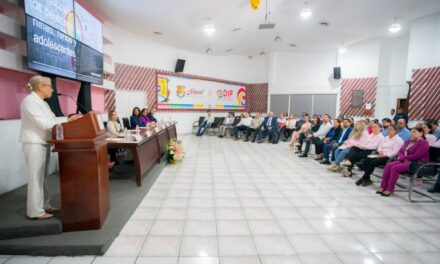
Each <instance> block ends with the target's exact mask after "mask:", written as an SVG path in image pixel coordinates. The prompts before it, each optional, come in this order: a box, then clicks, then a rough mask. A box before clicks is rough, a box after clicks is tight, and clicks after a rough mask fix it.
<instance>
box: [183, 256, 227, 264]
mask: <svg viewBox="0 0 440 264" xmlns="http://www.w3.org/2000/svg"><path fill="white" fill-rule="evenodd" d="M219 263H220V260H219V259H218V258H217V257H196V258H194V257H180V258H179V262H178V264H219Z"/></svg>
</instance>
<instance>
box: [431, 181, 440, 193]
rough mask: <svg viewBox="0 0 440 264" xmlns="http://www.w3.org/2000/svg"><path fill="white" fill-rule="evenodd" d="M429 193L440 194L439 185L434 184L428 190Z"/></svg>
mask: <svg viewBox="0 0 440 264" xmlns="http://www.w3.org/2000/svg"><path fill="white" fill-rule="evenodd" d="M428 192H430V193H438V192H440V184H438V183H436V184H435V185H434V186H433V187H432V188H429V189H428Z"/></svg>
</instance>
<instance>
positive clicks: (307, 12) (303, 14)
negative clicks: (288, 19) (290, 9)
mask: <svg viewBox="0 0 440 264" xmlns="http://www.w3.org/2000/svg"><path fill="white" fill-rule="evenodd" d="M311 15H312V10H311V9H310V8H309V3H307V2H305V3H304V8H303V10H302V11H301V17H302V18H304V19H307V18H309V17H310V16H311Z"/></svg>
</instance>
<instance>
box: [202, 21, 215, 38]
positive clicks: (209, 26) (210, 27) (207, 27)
mask: <svg viewBox="0 0 440 264" xmlns="http://www.w3.org/2000/svg"><path fill="white" fill-rule="evenodd" d="M203 31H205V33H206V34H208V35H212V34H214V32H215V27H214V25H213V24H206V25H205V27H204V28H203Z"/></svg>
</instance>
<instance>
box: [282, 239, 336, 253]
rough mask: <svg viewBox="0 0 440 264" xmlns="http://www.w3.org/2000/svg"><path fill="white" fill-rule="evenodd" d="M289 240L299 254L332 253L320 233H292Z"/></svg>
mask: <svg viewBox="0 0 440 264" xmlns="http://www.w3.org/2000/svg"><path fill="white" fill-rule="evenodd" d="M289 241H290V243H291V244H292V245H293V248H294V249H295V251H296V252H297V253H298V254H329V253H332V251H331V249H330V248H329V247H328V246H327V245H326V243H325V242H324V240H323V239H322V238H321V237H320V236H319V235H290V236H289Z"/></svg>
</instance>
